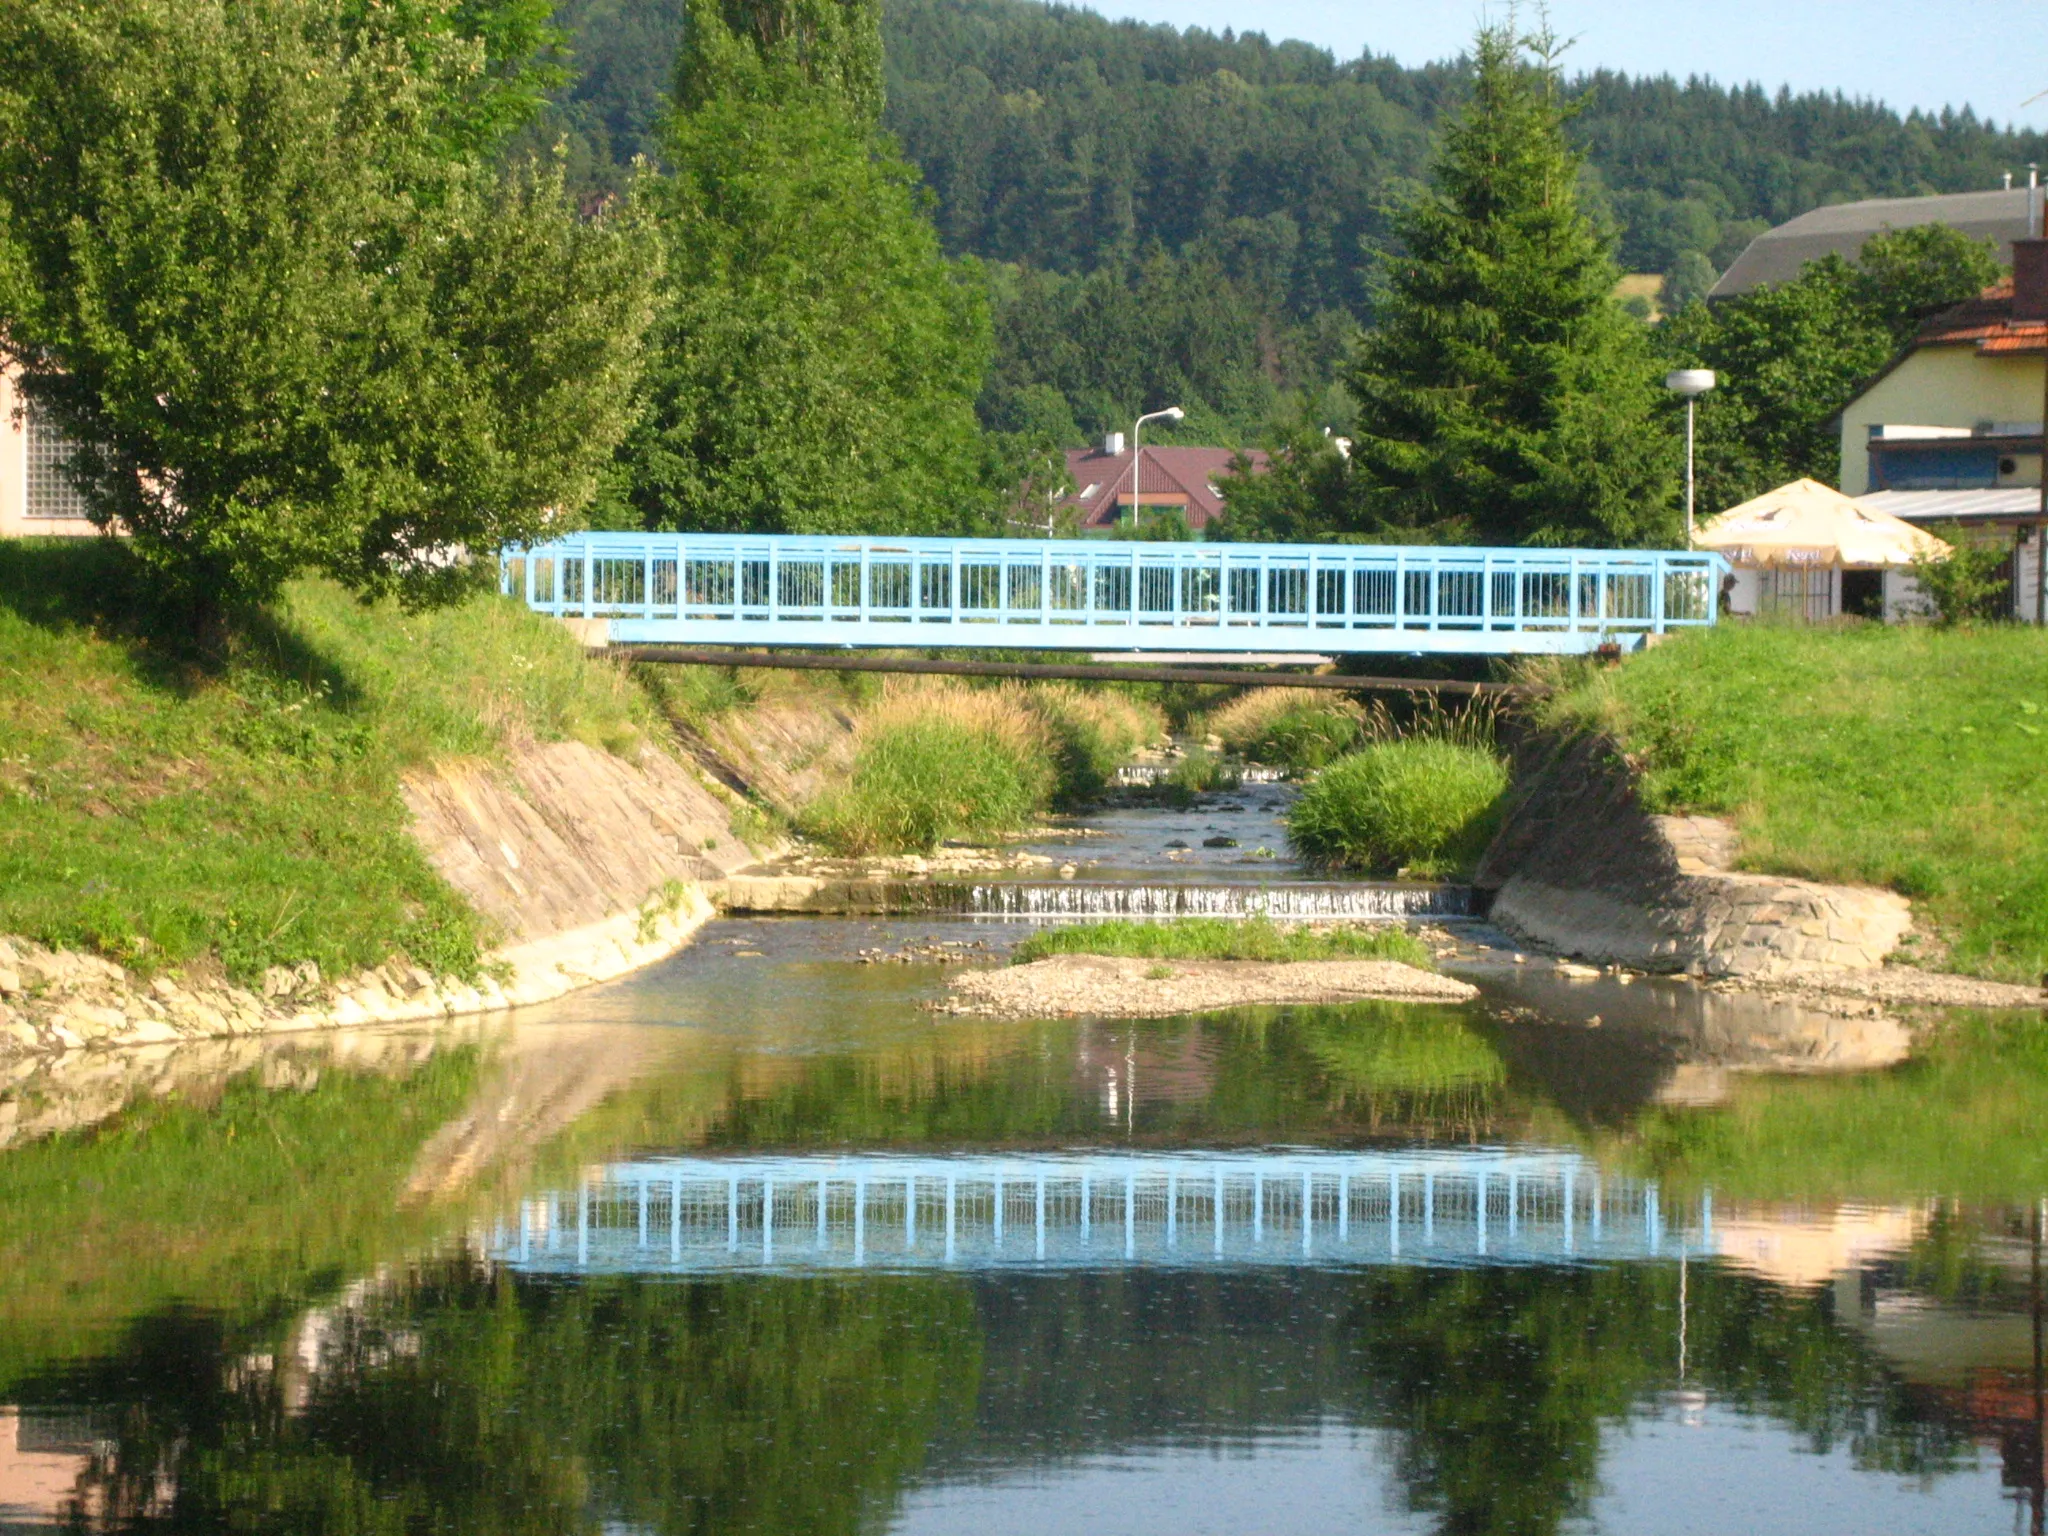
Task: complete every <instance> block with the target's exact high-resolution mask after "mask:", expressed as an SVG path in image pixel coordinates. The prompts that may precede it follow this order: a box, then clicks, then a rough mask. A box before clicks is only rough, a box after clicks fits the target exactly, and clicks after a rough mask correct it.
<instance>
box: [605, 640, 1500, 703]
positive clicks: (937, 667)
mask: <svg viewBox="0 0 2048 1536" xmlns="http://www.w3.org/2000/svg"><path fill="white" fill-rule="evenodd" d="M605 654H607V655H610V656H618V657H622V658H624V659H625V660H627V661H651V662H658V663H668V664H670V665H673V666H688V667H764V668H771V669H779V670H785V671H797V672H918V673H932V674H937V675H940V676H946V677H1017V678H1043V679H1060V680H1065V681H1072V682H1126V683H1210V684H1214V685H1216V686H1218V687H1225V688H1331V689H1339V690H1344V691H1348V692H1352V693H1373V692H1378V693H1450V694H1464V695H1479V694H1504V693H1514V692H1517V691H1518V690H1517V689H1516V687H1515V685H1514V684H1512V683H1468V682H1459V681H1456V680H1454V679H1450V678H1439V677H1350V676H1346V675H1344V674H1343V673H1339V672H1283V671H1277V670H1275V671H1262V670H1254V669H1251V668H1246V667H1157V666H1148V665H1145V664H1144V663H1141V662H1132V663H1128V664H1127V663H1123V662H1116V663H1110V664H1095V663H1086V662H1040V661H954V660H942V659H939V658H936V657H930V656H854V655H850V654H846V653H843V652H841V653H834V652H822V653H821V652H818V651H738V650H727V649H725V648H724V647H722V646H683V645H614V646H610V647H608V648H607V649H606V652H605Z"/></svg>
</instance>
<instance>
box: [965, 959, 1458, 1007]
mask: <svg viewBox="0 0 2048 1536" xmlns="http://www.w3.org/2000/svg"><path fill="white" fill-rule="evenodd" d="M950 986H951V992H950V994H949V995H948V996H947V997H946V998H945V999H944V1000H943V1001H941V1002H938V1003H935V1004H933V1005H932V1007H933V1010H934V1011H935V1012H939V1013H956V1014H992V1015H997V1016H1002V1017H1027V1018H1047V1017H1065V1016H1068V1015H1072V1014H1100V1015H1102V1016H1103V1017H1105V1018H1123V1019H1131V1018H1162V1017H1165V1016H1167V1015H1170V1014H1181V1013H1208V1012H1212V1011H1214V1010H1215V1009H1218V1008H1243V1007H1250V1006H1255V1005H1259V1004H1275V1005H1278V1004H1287V1003H1355V1002H1358V1001H1360V1000H1362V999H1366V998H1394V999H1398V1000H1400V1001H1402V1002H1416V1003H1462V1002H1467V1001H1470V1000H1471V999H1472V998H1475V997H1477V996H1478V995H1479V989H1478V988H1477V987H1475V986H1472V985H1471V984H1470V983H1468V982H1463V981H1455V980H1453V979H1452V978H1451V977H1449V976H1439V975H1437V974H1436V973H1434V972H1433V971H1424V970H1419V969H1417V968H1416V967H1415V966H1412V965H1403V964H1401V963H1400V962H1399V961H1396V960H1296V961H1287V962H1269V961H1261V960H1172V961H1160V960H1131V959H1123V958H1119V957H1113V956H1109V955H1054V956H1052V957H1051V958H1049V959H1045V960H1034V961H1032V962H1031V963H1030V964H1029V965H1018V966H1005V967H1003V968H1001V969H997V970H974V971H965V972H962V973H961V974H959V975H957V976H954V977H953V978H952V979H951V982H950Z"/></svg>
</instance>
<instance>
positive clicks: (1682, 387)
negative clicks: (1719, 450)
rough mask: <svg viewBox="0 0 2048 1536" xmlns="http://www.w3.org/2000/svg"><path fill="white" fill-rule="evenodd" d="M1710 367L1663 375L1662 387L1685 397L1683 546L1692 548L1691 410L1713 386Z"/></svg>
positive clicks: (1674, 370)
mask: <svg viewBox="0 0 2048 1536" xmlns="http://www.w3.org/2000/svg"><path fill="white" fill-rule="evenodd" d="M1714 383H1715V380H1714V370H1713V369H1711V368H1675V369H1673V370H1672V371H1671V372H1670V373H1667V374H1665V375H1664V387H1665V388H1666V389H1668V390H1670V391H1671V392H1672V393H1673V394H1674V395H1683V396H1684V397H1685V547H1686V548H1687V549H1691V548H1692V412H1693V407H1694V406H1695V405H1697V404H1698V403H1699V398H1700V396H1701V395H1704V394H1705V393H1706V392H1707V391H1708V390H1710V389H1712V388H1713V387H1714Z"/></svg>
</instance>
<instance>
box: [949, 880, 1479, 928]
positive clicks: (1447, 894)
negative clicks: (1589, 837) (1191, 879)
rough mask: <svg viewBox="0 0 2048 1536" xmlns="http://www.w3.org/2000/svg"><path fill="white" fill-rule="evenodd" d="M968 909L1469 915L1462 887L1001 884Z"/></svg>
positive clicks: (1330, 916) (1003, 912)
mask: <svg viewBox="0 0 2048 1536" xmlns="http://www.w3.org/2000/svg"><path fill="white" fill-rule="evenodd" d="M967 898H968V908H967V910H968V911H970V912H973V913H976V914H978V915H986V916H990V917H1022V918H1033V917H1038V918H1067V917H1147V918H1161V917H1270V918H1275V919H1278V920H1281V921H1289V922H1303V921H1332V920H1345V919H1348V920H1352V921H1374V920H1377V921H1382V922H1384V921H1398V920H1400V919H1403V918H1414V917H1469V916H1471V915H1472V892H1471V890H1470V889H1469V888H1467V887H1465V886H1462V885H1397V884H1362V885H1326V884H1311V883H1307V882H1303V883H1299V884H1289V885H1179V884H1172V883H1167V882H1159V883H1146V884H1126V885H1109V884H1100V885H1098V884H1090V883H1085V882H1082V881H1077V880H1062V881H1058V882H1053V881H1045V882H1024V881H1016V882H999V883H993V882H992V883H990V884H987V885H976V886H971V887H968V888H967Z"/></svg>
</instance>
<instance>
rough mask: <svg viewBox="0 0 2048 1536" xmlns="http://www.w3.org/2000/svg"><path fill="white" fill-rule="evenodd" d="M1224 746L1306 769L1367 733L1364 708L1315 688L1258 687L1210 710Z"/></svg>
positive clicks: (1214, 729) (1211, 722)
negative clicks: (1213, 710) (1212, 710)
mask: <svg viewBox="0 0 2048 1536" xmlns="http://www.w3.org/2000/svg"><path fill="white" fill-rule="evenodd" d="M1208 726H1209V729H1210V731H1211V732H1213V733H1214V734H1215V735H1216V736H1218V737H1219V738H1221V740H1222V742H1223V745H1224V747H1225V749H1226V750H1228V751H1230V752H1234V753H1236V754H1237V755H1238V756H1240V757H1245V758H1249V759H1251V760H1252V761H1253V762H1257V763H1265V764H1267V765H1268V766H1270V767H1274V768H1288V769H1292V770H1294V771H1296V772H1308V771H1312V770H1314V769H1317V768H1321V767H1322V766H1324V765H1325V764H1326V763H1330V762H1334V761H1335V760H1336V759H1337V758H1339V757H1341V756H1342V755H1343V754H1344V753H1346V752H1348V751H1350V750H1351V749H1352V748H1353V747H1355V746H1357V745H1358V743H1359V741H1360V740H1361V739H1362V738H1363V737H1364V736H1365V735H1366V732H1367V718H1366V713H1365V711H1364V710H1362V709H1360V708H1359V706H1358V705H1357V704H1356V703H1354V702H1353V701H1352V700H1350V699H1347V698H1345V697H1343V696H1342V695H1341V694H1333V693H1329V692H1326V691H1324V690H1322V689H1317V688H1255V689H1253V690H1252V691H1250V692H1249V693H1245V694H1241V695H1240V696H1239V697H1237V698H1235V699H1232V700H1231V701H1230V702H1229V703H1227V704H1225V705H1223V706H1222V707H1221V708H1220V709H1218V710H1216V711H1215V712H1214V713H1213V714H1211V715H1210V716H1209V720H1208Z"/></svg>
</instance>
